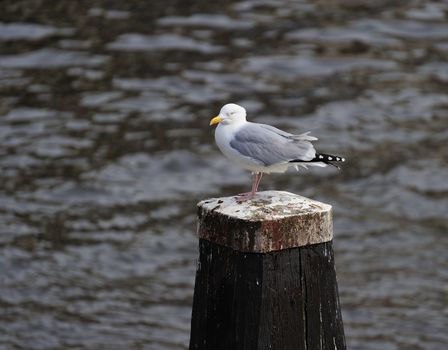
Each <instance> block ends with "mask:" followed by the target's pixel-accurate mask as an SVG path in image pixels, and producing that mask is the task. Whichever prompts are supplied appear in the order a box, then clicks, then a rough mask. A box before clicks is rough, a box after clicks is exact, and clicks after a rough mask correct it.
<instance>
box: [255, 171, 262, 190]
mask: <svg viewBox="0 0 448 350" xmlns="http://www.w3.org/2000/svg"><path fill="white" fill-rule="evenodd" d="M258 174H259V177H258V181H257V183H256V184H255V191H254V195H255V193H257V191H258V186H259V185H260V182H261V178H262V176H263V173H258Z"/></svg>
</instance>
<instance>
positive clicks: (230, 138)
mask: <svg viewBox="0 0 448 350" xmlns="http://www.w3.org/2000/svg"><path fill="white" fill-rule="evenodd" d="M215 124H218V126H217V127H216V130H215V140H216V144H217V145H218V147H219V149H220V150H221V152H222V153H224V155H225V156H227V158H229V159H230V160H231V161H233V162H235V163H236V164H237V165H239V166H240V167H241V168H243V169H247V170H250V171H251V172H252V174H253V180H252V190H251V191H250V192H246V193H241V194H239V195H238V196H237V201H238V202H243V201H246V200H249V199H252V198H254V196H255V194H256V192H257V190H258V185H259V184H260V181H261V177H262V176H263V174H264V173H266V174H269V173H283V172H285V171H286V170H287V169H288V168H289V167H295V168H296V169H297V170H298V167H299V166H301V167H303V168H305V169H307V167H308V166H318V167H326V166H327V165H333V166H335V167H337V168H338V166H337V165H335V164H333V163H332V162H344V161H345V159H344V158H342V157H340V156H333V155H330V154H323V153H317V152H316V150H315V149H314V146H313V144H312V143H311V141H316V140H317V138H316V137H314V136H311V135H310V132H306V133H304V134H299V135H294V134H290V133H288V132H285V131H282V130H280V129H277V128H275V127H273V126H270V125H267V124H259V123H251V122H248V121H247V120H246V110H245V109H244V108H243V107H241V106H239V105H237V104H234V103H229V104H226V105H225V106H224V107H222V108H221V111H220V112H219V115H218V116H216V117H215V118H213V119H212V120H211V121H210V125H215Z"/></svg>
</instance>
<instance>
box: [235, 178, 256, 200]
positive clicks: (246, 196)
mask: <svg viewBox="0 0 448 350" xmlns="http://www.w3.org/2000/svg"><path fill="white" fill-rule="evenodd" d="M261 176H262V174H261V173H255V174H254V176H253V178H252V190H251V191H250V192H246V193H240V194H239V195H238V196H236V200H237V202H245V201H247V200H249V199H252V198H254V197H255V193H257V189H258V185H259V184H260V180H261Z"/></svg>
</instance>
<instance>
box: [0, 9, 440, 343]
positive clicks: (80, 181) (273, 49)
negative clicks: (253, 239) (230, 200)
mask: <svg viewBox="0 0 448 350" xmlns="http://www.w3.org/2000/svg"><path fill="white" fill-rule="evenodd" d="M1 7H2V11H1V12H0V45H1V50H0V167H1V172H0V184H1V185H0V271H1V272H0V284H1V286H0V306H1V310H2V312H1V314H0V334H2V336H1V337H0V348H1V349H27V350H28V349H45V350H50V349H103V348H108V349H154V350H171V349H186V348H187V344H188V339H189V327H190V324H189V322H190V312H191V299H192V292H193V283H194V280H193V279H194V272H195V260H196V257H197V247H196V246H197V242H196V239H195V238H194V237H193V232H194V230H195V220H196V219H195V203H196V202H197V201H198V200H200V199H203V198H205V197H208V196H218V195H230V194H233V193H235V192H237V191H242V190H244V189H246V188H247V187H248V186H249V183H250V179H249V175H248V174H246V173H245V172H243V171H241V170H239V169H237V168H234V167H233V166H231V165H230V164H229V163H228V161H226V160H225V159H224V158H223V157H222V156H221V155H220V154H219V152H218V150H217V148H216V147H215V145H214V141H213V130H212V129H210V128H209V127H208V121H209V120H210V118H211V117H213V116H214V115H216V113H217V111H218V110H219V108H220V107H221V105H223V104H224V103H226V102H230V101H233V102H237V103H240V104H242V105H244V106H246V107H247V109H248V113H249V117H250V118H251V119H252V120H256V121H259V122H267V123H271V124H275V125H277V126H278V127H282V128H287V129H289V130H296V131H302V132H303V131H307V130H312V132H313V134H314V135H316V136H318V137H319V138H320V141H319V143H318V148H319V149H321V150H324V151H326V152H334V153H337V154H341V155H344V156H346V157H347V158H348V159H349V162H347V163H346V164H345V166H344V169H343V171H341V172H337V171H335V170H332V169H323V170H322V169H319V170H317V171H310V172H306V173H305V172H301V173H299V174H296V173H294V172H291V173H289V174H284V175H277V176H270V177H267V178H266V179H263V183H262V185H261V188H262V189H274V188H275V189H282V190H289V191H292V192H296V193H300V194H303V195H306V196H310V197H312V198H315V199H318V200H321V201H325V202H327V203H330V204H332V205H333V206H334V208H335V254H336V263H337V269H338V277H339V287H340V294H341V303H342V308H343V317H344V322H345V329H346V336H347V342H348V346H349V348H350V349H372V350H383V349H386V350H389V349H425V350H428V349H429V350H431V349H434V350H440V349H444V348H446V346H447V344H448V336H447V332H446V329H447V328H448V320H447V319H448V309H447V305H448V297H447V295H448V290H447V283H448V274H447V271H448V270H447V268H448V261H447V254H446V251H447V247H448V245H447V235H446V232H447V228H448V224H447V221H446V216H447V215H446V213H447V208H448V199H447V194H448V181H447V178H448V171H447V163H448V161H447V159H448V147H447V146H446V145H447V141H448V95H447V92H448V88H447V86H448V85H447V83H448V63H447V58H448V21H447V19H448V18H447V17H448V16H447V14H448V3H447V2H444V1H439V2H437V1H422V0H415V1H409V2H398V1H395V2H394V1H338V2H334V1H287V0H283V1H270V0H265V1H233V2H225V3H218V2H216V3H212V2H185V1H172V0H166V1H163V2H162V1H160V2H155V1H152V2H148V1H147V2H143V1H142V2H137V1H134V2H118V1H90V2H87V1H77V2H73V1H71V2H53V1H48V0H43V1H37V0H36V1H35V0H28V1H22V0H3V1H2V5H1Z"/></svg>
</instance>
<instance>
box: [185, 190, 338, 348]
mask: <svg viewBox="0 0 448 350" xmlns="http://www.w3.org/2000/svg"><path fill="white" fill-rule="evenodd" d="M197 233H198V236H199V261H198V269H197V273H196V285H195V292H194V300H193V313H192V321H191V337H190V350H193V349H198V350H205V349H210V350H212V349H213V350H221V349H222V350H224V349H225V350H228V349H232V350H239V349H241V350H248V349H257V350H258V349H260V350H261V349H275V350H285V349H294V350H300V349H304V350H305V349H307V350H317V349H345V348H346V347H345V338H344V329H343V324H342V318H341V311H340V307H339V296H338V288H337V282H336V273H335V269H334V258H333V247H332V239H333V225H332V210H331V206H330V205H328V204H324V203H320V202H317V201H314V200H311V199H308V198H305V197H301V196H298V195H295V194H292V193H288V192H279V191H266V192H259V193H257V196H256V197H255V199H254V200H251V201H248V202H244V203H237V202H236V201H235V199H234V197H226V198H213V199H208V200H205V201H202V202H200V203H199V204H198V231H197Z"/></svg>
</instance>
